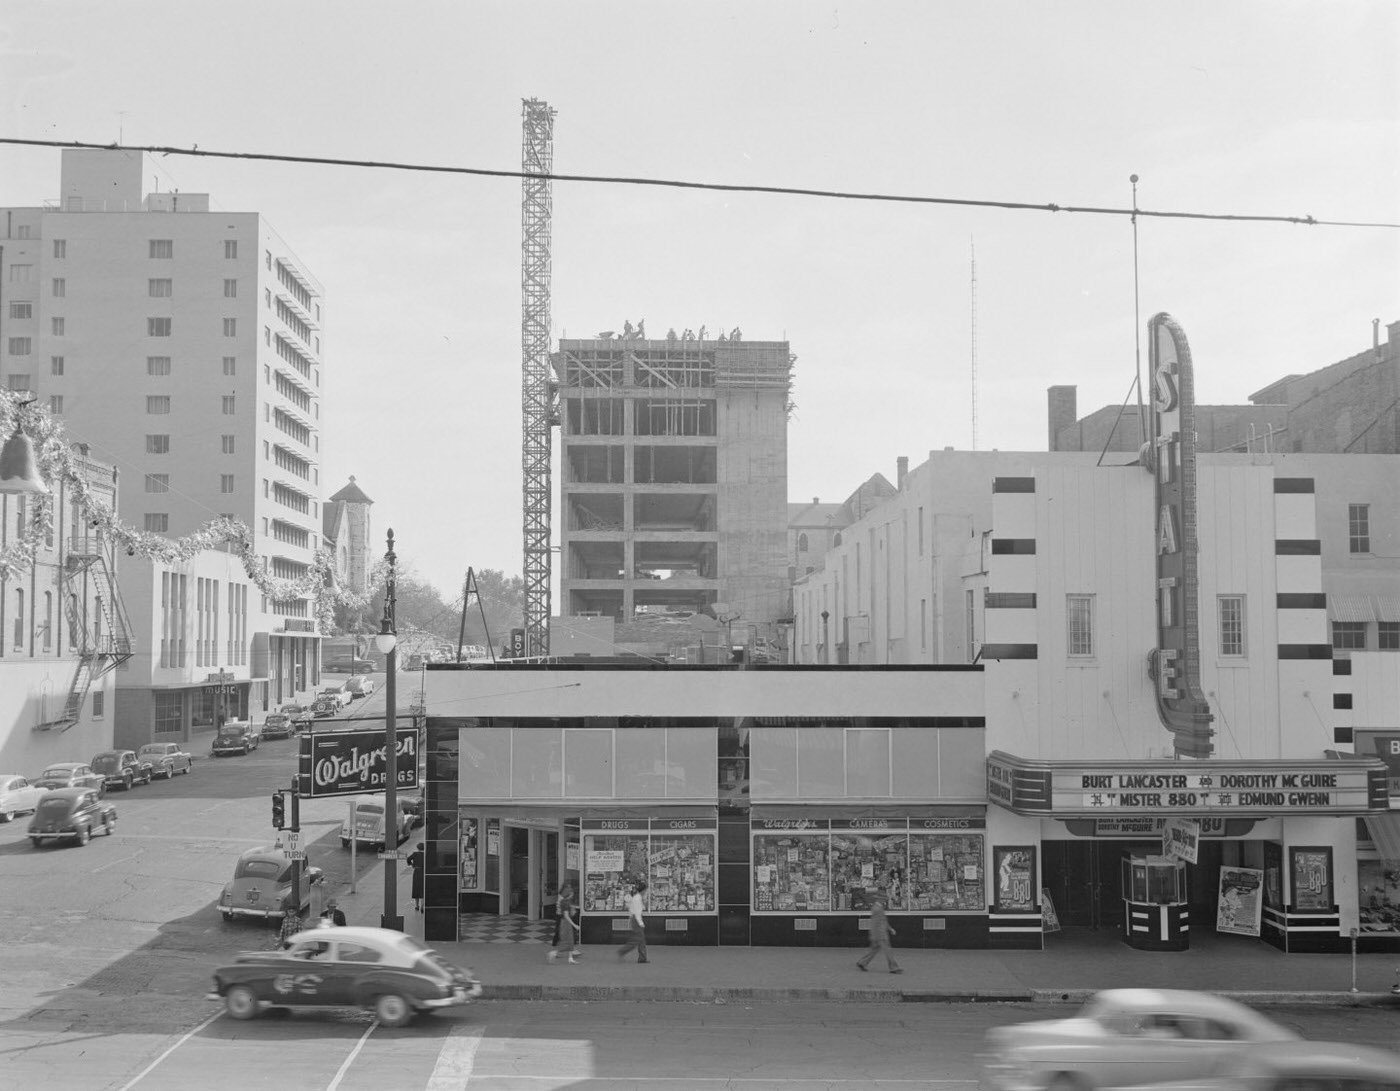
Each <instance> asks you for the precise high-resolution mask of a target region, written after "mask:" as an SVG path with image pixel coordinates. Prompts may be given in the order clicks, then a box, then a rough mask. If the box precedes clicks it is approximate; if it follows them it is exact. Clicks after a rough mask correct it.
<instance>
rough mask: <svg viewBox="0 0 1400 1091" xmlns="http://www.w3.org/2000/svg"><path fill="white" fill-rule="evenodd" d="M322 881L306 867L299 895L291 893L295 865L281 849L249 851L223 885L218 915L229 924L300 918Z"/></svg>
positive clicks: (316, 869) (311, 869)
mask: <svg viewBox="0 0 1400 1091" xmlns="http://www.w3.org/2000/svg"><path fill="white" fill-rule="evenodd" d="M320 880H321V869H320V868H318V867H303V868H302V869H301V882H300V883H299V884H298V886H299V890H298V892H297V894H295V895H294V894H293V893H292V861H290V860H288V859H287V858H286V856H285V855H284V853H283V852H282V850H281V849H279V848H258V849H249V850H248V851H247V852H245V853H243V854H242V855H241V856H240V857H239V858H238V862H237V863H236V864H235V865H234V868H233V879H232V880H231V881H229V882H228V883H225V884H224V892H223V893H222V894H221V895H220V896H219V912H220V913H222V914H223V918H224V920H226V921H231V920H233V918H234V917H255V918H260V919H262V920H271V919H274V918H275V919H277V920H281V919H282V918H283V917H285V916H286V915H287V914H288V913H295V914H298V915H299V914H301V913H303V912H304V911H305V910H306V908H307V907H308V906H309V905H310V904H311V887H312V884H314V883H318V882H320Z"/></svg>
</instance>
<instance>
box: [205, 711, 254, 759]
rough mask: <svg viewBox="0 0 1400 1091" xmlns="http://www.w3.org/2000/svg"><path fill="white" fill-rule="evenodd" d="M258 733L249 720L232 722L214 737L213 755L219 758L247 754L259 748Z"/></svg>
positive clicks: (225, 725)
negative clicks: (225, 755) (227, 755)
mask: <svg viewBox="0 0 1400 1091" xmlns="http://www.w3.org/2000/svg"><path fill="white" fill-rule="evenodd" d="M258 742H259V739H258V733H257V732H256V731H254V730H253V725H252V724H250V723H249V722H248V721H247V720H230V721H229V722H228V723H226V724H224V726H223V727H221V728H219V733H218V734H217V735H215V736H214V745H213V747H212V748H211V753H213V755H214V756H215V757H216V758H218V757H222V756H223V755H224V754H246V753H248V751H250V750H256V749H257V748H258Z"/></svg>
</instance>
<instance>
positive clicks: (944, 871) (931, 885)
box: [906, 831, 987, 913]
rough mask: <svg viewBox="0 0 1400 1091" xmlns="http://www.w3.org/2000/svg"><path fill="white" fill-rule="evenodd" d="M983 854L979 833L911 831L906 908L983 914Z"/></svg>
mask: <svg viewBox="0 0 1400 1091" xmlns="http://www.w3.org/2000/svg"><path fill="white" fill-rule="evenodd" d="M984 853H985V840H984V838H983V837H982V835H981V834H980V833H915V832H913V831H911V832H910V834H909V871H908V879H907V883H906V889H907V894H906V897H907V899H908V901H907V905H906V908H908V909H913V910H921V909H946V910H952V911H955V912H978V913H981V912H985V910H986V908H987V893H986V861H985V856H984Z"/></svg>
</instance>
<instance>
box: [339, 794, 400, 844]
mask: <svg viewBox="0 0 1400 1091" xmlns="http://www.w3.org/2000/svg"><path fill="white" fill-rule="evenodd" d="M409 806H410V804H409V803H408V801H407V800H406V799H404V798H399V799H398V811H399V820H398V824H397V825H398V829H397V834H396V836H395V839H394V843H393V844H392V845H390V844H389V842H388V838H387V837H386V836H385V830H384V797H383V796H382V795H380V796H356V797H355V826H354V834H353V836H354V839H355V840H356V841H368V842H370V843H371V844H375V845H378V846H379V847H380V848H381V849H382V850H384V851H385V852H387V851H388V850H389V849H391V848H397V847H398V846H399V845H401V844H403V843H404V842H405V841H407V840H408V837H409V834H411V833H412V832H413V813H412V812H411V811H410V810H409ZM351 836H352V834H351V829H350V816H349V815H346V817H345V819H344V821H342V822H341V824H340V847H341V848H343V849H348V848H349V847H350V838H351Z"/></svg>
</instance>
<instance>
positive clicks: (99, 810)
mask: <svg viewBox="0 0 1400 1091" xmlns="http://www.w3.org/2000/svg"><path fill="white" fill-rule="evenodd" d="M116 825H117V809H116V807H114V806H112V804H110V803H108V802H107V801H106V800H104V799H103V798H102V792H101V789H100V788H56V789H54V790H53V791H51V792H46V793H45V794H44V796H43V798H42V799H40V800H39V806H38V808H37V809H36V810H35V811H34V819H33V821H31V822H30V823H29V840H31V841H33V842H34V847H35V848H38V847H39V846H40V845H42V844H44V843H45V842H48V841H76V842H77V843H78V844H79V845H86V844H87V843H88V842H89V841H90V840H92V835H93V834H94V833H96V832H97V831H98V830H101V831H102V832H103V833H105V834H106V835H107V836H108V837H110V836H111V835H112V831H113V830H114V829H115V828H116Z"/></svg>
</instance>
